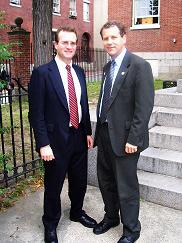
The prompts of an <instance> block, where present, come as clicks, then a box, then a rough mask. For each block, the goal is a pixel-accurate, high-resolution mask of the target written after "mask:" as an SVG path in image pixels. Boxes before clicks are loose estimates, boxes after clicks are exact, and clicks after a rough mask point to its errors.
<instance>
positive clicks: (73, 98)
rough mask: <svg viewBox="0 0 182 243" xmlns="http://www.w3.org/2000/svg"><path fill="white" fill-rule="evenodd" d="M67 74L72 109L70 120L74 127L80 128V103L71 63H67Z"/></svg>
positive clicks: (70, 107)
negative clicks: (78, 102)
mask: <svg viewBox="0 0 182 243" xmlns="http://www.w3.org/2000/svg"><path fill="white" fill-rule="evenodd" d="M66 70H67V76H68V94H69V109H70V122H71V125H72V126H73V127H74V128H76V129H77V128H78V125H79V118H78V104H77V98H76V91H75V86H74V82H73V77H72V74H71V67H70V65H66Z"/></svg>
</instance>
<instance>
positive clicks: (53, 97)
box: [29, 60, 92, 152]
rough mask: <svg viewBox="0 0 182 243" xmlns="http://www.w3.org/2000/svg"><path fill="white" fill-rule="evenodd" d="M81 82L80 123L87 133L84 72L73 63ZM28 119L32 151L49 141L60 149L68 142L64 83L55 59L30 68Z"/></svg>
mask: <svg viewBox="0 0 182 243" xmlns="http://www.w3.org/2000/svg"><path fill="white" fill-rule="evenodd" d="M73 68H74V70H75V72H76V74H77V76H78V79H79V81H80V86H81V107H82V121H81V123H82V125H83V131H84V135H85V141H86V135H91V133H92V132H91V124H90V115H89V109H88V99H87V89H86V81H85V74H84V71H83V69H82V68H80V67H79V66H77V65H73ZM29 119H30V123H31V125H32V127H33V130H34V136H35V141H36V151H37V152H39V151H40V148H41V147H43V146H45V145H48V144H50V145H51V147H52V148H53V149H54V148H58V149H61V150H62V151H64V150H65V149H66V147H67V146H68V144H67V142H68V135H69V121H70V114H69V109H68V103H67V99H66V94H65V91H64V86H63V83H62V80H61V76H60V74H59V70H58V67H57V64H56V62H55V60H52V61H51V62H50V63H47V64H45V65H42V66H40V67H38V68H36V69H34V70H33V73H32V76H31V80H30V85H29Z"/></svg>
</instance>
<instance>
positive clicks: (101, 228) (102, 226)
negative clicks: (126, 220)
mask: <svg viewBox="0 0 182 243" xmlns="http://www.w3.org/2000/svg"><path fill="white" fill-rule="evenodd" d="M118 225H119V221H116V222H114V223H110V222H107V221H106V220H104V219H103V220H102V221H101V222H100V223H99V224H97V225H96V226H95V227H94V229H93V232H94V234H96V235H100V234H103V233H105V232H107V231H108V230H109V229H110V228H112V227H116V226H118Z"/></svg>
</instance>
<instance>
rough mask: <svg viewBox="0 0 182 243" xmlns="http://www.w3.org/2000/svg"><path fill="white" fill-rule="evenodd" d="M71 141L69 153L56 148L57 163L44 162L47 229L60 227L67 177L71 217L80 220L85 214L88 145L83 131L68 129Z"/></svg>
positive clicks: (44, 215) (45, 224)
mask: <svg viewBox="0 0 182 243" xmlns="http://www.w3.org/2000/svg"><path fill="white" fill-rule="evenodd" d="M69 130H70V131H69V141H68V143H67V148H66V151H58V150H59V149H58V147H56V148H54V149H53V151H54V155H55V160H53V161H44V167H45V176H44V188H45V191H44V214H43V217H42V220H43V224H44V226H45V227H46V228H49V229H54V228H56V227H57V225H58V223H59V220H60V217H61V200H60V194H61V190H62V187H63V183H64V179H65V177H66V173H67V175H68V183H69V188H68V194H69V198H70V201H71V210H70V216H71V217H75V218H77V217H80V216H81V215H82V213H83V210H82V207H83V200H84V196H85V193H86V187H87V145H86V138H85V135H83V131H82V127H79V128H78V129H74V128H70V129H69Z"/></svg>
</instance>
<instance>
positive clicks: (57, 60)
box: [55, 55, 72, 68]
mask: <svg viewBox="0 0 182 243" xmlns="http://www.w3.org/2000/svg"><path fill="white" fill-rule="evenodd" d="M55 61H56V63H57V65H58V67H62V68H66V65H67V64H66V63H65V62H63V61H62V60H61V59H60V58H58V56H57V55H56V56H55ZM69 65H70V66H71V68H72V61H71V62H70V64H69Z"/></svg>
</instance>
